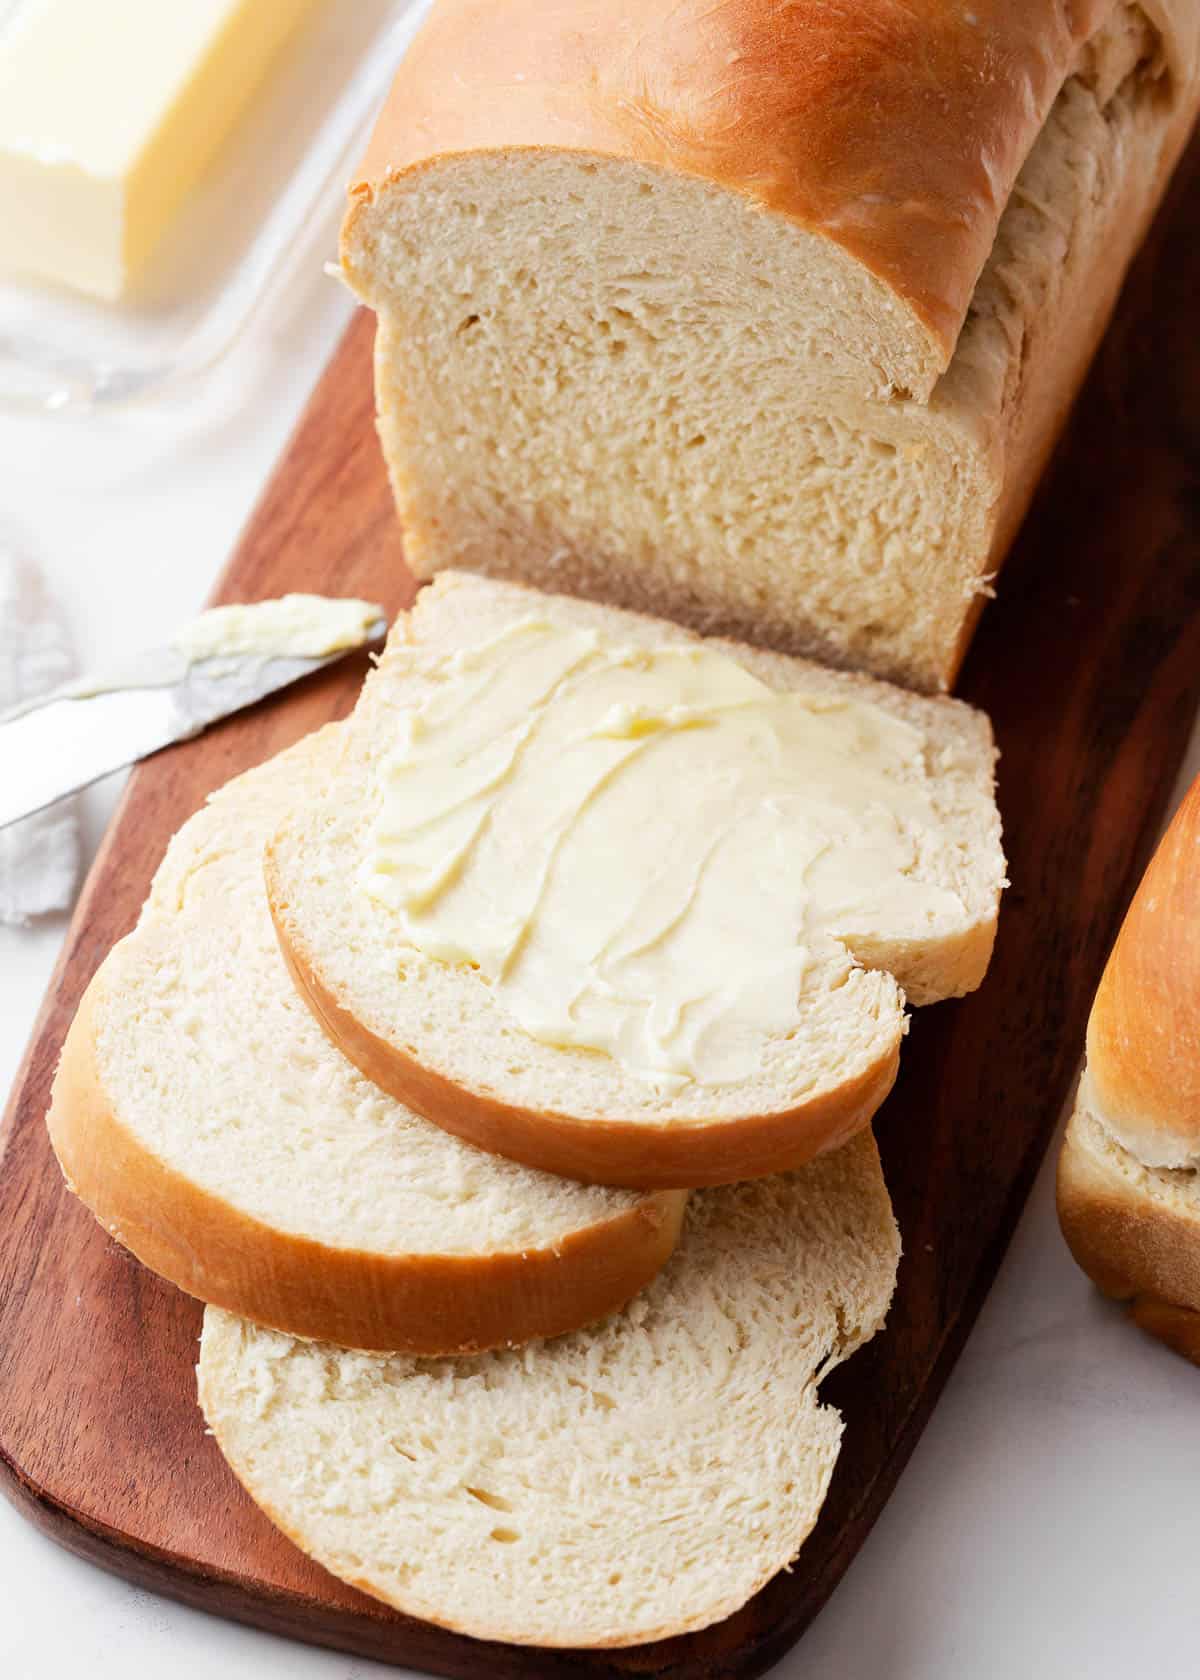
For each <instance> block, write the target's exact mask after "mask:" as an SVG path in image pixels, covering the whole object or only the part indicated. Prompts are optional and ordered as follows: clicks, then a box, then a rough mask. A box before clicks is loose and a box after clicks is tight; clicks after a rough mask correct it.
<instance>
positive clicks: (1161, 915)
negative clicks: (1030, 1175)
mask: <svg viewBox="0 0 1200 1680" xmlns="http://www.w3.org/2000/svg"><path fill="white" fill-rule="evenodd" d="M1198 1166H1200V779H1198V780H1197V781H1196V782H1194V783H1193V784H1192V787H1191V789H1190V790H1189V792H1188V794H1187V795H1186V797H1185V798H1184V801H1183V803H1182V804H1181V805H1180V807H1179V810H1178V811H1177V812H1176V813H1175V817H1174V819H1173V820H1172V822H1171V825H1170V827H1169V828H1168V829H1167V832H1166V834H1165V835H1164V836H1163V840H1162V843H1161V845H1160V846H1159V848H1158V851H1157V852H1156V853H1155V855H1154V858H1153V860H1152V861H1151V864H1150V867H1149V869H1148V870H1147V871H1146V874H1145V877H1144V878H1143V880H1142V883H1141V885H1140V886H1139V887H1138V890H1137V893H1136V894H1135V896H1134V899H1133V903H1132V904H1131V905H1130V908H1129V913H1128V915H1127V916H1126V918H1125V922H1124V925H1123V926H1122V928H1121V932H1120V935H1119V937H1118V939H1117V942H1116V944H1115V946H1114V947H1113V951H1112V955H1111V956H1110V957H1109V960H1108V965H1107V967H1106V968H1105V970H1104V975H1103V978H1102V979H1101V981H1100V987H1099V990H1098V991H1097V993H1096V999H1095V1002H1094V1004H1093V1006H1092V1013H1091V1018H1090V1020H1089V1022H1088V1035H1087V1061H1086V1064H1085V1067H1084V1071H1083V1077H1082V1079H1081V1081H1080V1086H1079V1096H1078V1100H1077V1104H1076V1108H1075V1112H1074V1114H1073V1115H1072V1118H1071V1121H1070V1123H1069V1125H1068V1128H1067V1135H1066V1138H1065V1140H1064V1143H1063V1147H1062V1152H1061V1154H1060V1156H1059V1164H1058V1211H1059V1218H1060V1220H1061V1222H1062V1228H1063V1234H1064V1235H1065V1237H1066V1239H1067V1242H1068V1243H1069V1244H1070V1247H1071V1251H1072V1253H1073V1254H1074V1256H1075V1258H1076V1260H1078V1262H1079V1264H1080V1265H1081V1266H1082V1267H1083V1269H1084V1271H1086V1272H1087V1274H1088V1275H1089V1277H1091V1278H1092V1279H1093V1280H1094V1281H1095V1282H1096V1283H1097V1284H1098V1285H1099V1287H1100V1288H1101V1289H1102V1290H1104V1292H1105V1293H1106V1294H1108V1295H1112V1296H1115V1297H1116V1298H1117V1299H1119V1300H1127V1301H1129V1302H1130V1303H1131V1307H1132V1312H1133V1316H1134V1318H1135V1319H1136V1320H1137V1321H1138V1322H1139V1323H1140V1324H1141V1325H1142V1326H1143V1328H1145V1329H1147V1330H1150V1331H1151V1332H1152V1333H1153V1334H1155V1335H1158V1336H1160V1337H1161V1338H1162V1339H1163V1340H1164V1341H1166V1342H1167V1343H1168V1344H1169V1345H1170V1346H1172V1347H1174V1348H1176V1349H1177V1350H1178V1351H1179V1352H1181V1353H1184V1354H1186V1356H1187V1357H1188V1358H1190V1359H1194V1360H1196V1362H1197V1363H1200V1181H1198V1179H1197V1167H1198Z"/></svg>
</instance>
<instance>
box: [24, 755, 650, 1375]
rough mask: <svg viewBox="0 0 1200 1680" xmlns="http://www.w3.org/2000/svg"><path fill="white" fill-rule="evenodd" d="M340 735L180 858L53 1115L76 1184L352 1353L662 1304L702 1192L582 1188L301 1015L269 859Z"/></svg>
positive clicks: (70, 1057) (433, 1347)
mask: <svg viewBox="0 0 1200 1680" xmlns="http://www.w3.org/2000/svg"><path fill="white" fill-rule="evenodd" d="M338 727H339V726H336V725H335V726H332V727H330V728H328V729H325V730H323V731H321V732H319V733H318V734H316V735H314V736H311V737H310V738H309V739H308V740H306V741H304V742H302V743H301V744H300V745H299V746H297V747H295V748H293V749H292V750H291V751H289V752H287V753H284V754H282V755H281V756H280V757H278V758H276V759H273V760H271V761H270V762H269V763H267V764H264V765H262V766H261V767H260V768H259V769H257V770H253V771H251V772H249V773H248V774H247V775H244V776H240V777H238V778H237V779H236V780H235V781H233V782H231V783H229V784H228V786H226V787H225V788H223V789H222V790H221V791H220V792H219V793H217V794H215V795H214V796H213V798H212V799H211V800H210V802H209V804H208V805H207V806H206V807H205V808H204V809H203V810H202V811H200V812H199V813H198V814H197V815H196V816H194V817H193V818H192V819H191V820H190V821H189V822H188V823H187V824H185V826H184V827H183V829H182V830H181V831H180V833H179V834H178V835H177V836H176V838H175V839H174V841H173V842H172V844H171V846H170V848H169V850H168V852H167V854H166V857H165V858H164V861H163V863H162V866H161V868H160V869H159V871H158V874H157V875H156V877H155V881H154V885H153V888H152V889H151V893H150V897H149V900H148V902H147V905H146V908H145V911H144V912H143V915H142V918H141V921H140V923H139V925H138V927H137V929H136V930H135V931H134V932H133V933H132V934H131V935H130V936H129V937H128V938H127V939H125V940H123V941H122V942H121V943H120V944H119V945H118V946H116V947H115V949H114V950H113V951H112V952H111V954H110V955H109V957H108V958H107V960H106V961H105V962H104V964H103V965H102V967H101V969H100V970H99V972H98V973H97V975H96V977H95V978H94V980H93V981H92V983H91V985H90V987H89V988H88V991H87V994H86V996H85V997H84V1000H83V1003H82V1005H81V1007H80V1009H79V1012H78V1014H77V1016H76V1019H75V1022H74V1024H73V1025H72V1027H71V1030H70V1033H69V1034H68V1037H67V1041H66V1045H65V1047H64V1050H63V1056H62V1062H61V1065H60V1067H59V1070H58V1076H57V1078H56V1080H55V1084H54V1094H53V1101H52V1104H51V1108H50V1113H49V1117H48V1124H49V1128H50V1136H51V1140H52V1142H53V1144H54V1148H55V1150H56V1152H57V1154H58V1158H59V1161H60V1162H61V1164H62V1168H63V1171H64V1173H65V1175H66V1177H67V1180H68V1182H69V1183H70V1184H71V1186H72V1188H73V1189H74V1190H75V1191H76V1192H77V1194H78V1195H79V1196H80V1197H81V1198H82V1199H83V1200H84V1201H85V1202H86V1203H87V1205H88V1206H89V1207H90V1208H91V1209H92V1211H93V1212H94V1213H95V1214H96V1217H97V1218H98V1219H99V1220H100V1221H101V1223H102V1224H103V1225H105V1226H106V1228H107V1229H108V1230H109V1231H110V1232H111V1233H112V1235H113V1236H114V1237H116V1238H117V1240H118V1241H120V1242H122V1243H123V1244H124V1245H125V1246H126V1247H127V1248H130V1249H132V1251H133V1252H134V1253H135V1254H136V1255H137V1256H138V1257H139V1259H141V1260H143V1261H144V1262H145V1263H146V1264H147V1265H148V1266H150V1267H151V1268H152V1269H153V1270H154V1271H156V1272H159V1273H161V1274H162V1276H164V1277H166V1278H169V1279H170V1280H171V1282H173V1283H175V1284H177V1285H178V1286H179V1287H180V1288H181V1289H185V1290H187V1291H188V1293H189V1294H192V1295H197V1296H199V1297H200V1298H201V1299H202V1300H205V1301H211V1302H217V1303H219V1304H220V1305H222V1306H225V1307H228V1308H230V1309H231V1310H234V1311H237V1312H239V1313H243V1314H245V1315H246V1316H248V1317H250V1318H253V1319H256V1320H258V1321H259V1322H261V1323H263V1324H268V1325H273V1326H276V1327H278V1328H279V1329H283V1330H288V1331H291V1332H293V1333H295V1334H296V1335H301V1336H313V1337H323V1338H327V1339H329V1340H332V1341H337V1342H340V1343H343V1344H345V1345H347V1346H350V1347H363V1348H384V1349H389V1350H390V1349H397V1348H401V1349H405V1350H407V1351H410V1352H417V1353H446V1352H453V1351H458V1350H460V1349H475V1348H485V1347H493V1346H497V1345H501V1344H504V1343H517V1342H522V1341H526V1340H528V1339H529V1338H530V1337H534V1336H548V1335H555V1334H557V1333H558V1332H560V1331H563V1330H568V1329H574V1328H575V1327H577V1326H578V1325H580V1324H586V1323H589V1322H591V1321H592V1320H593V1319H596V1318H598V1317H600V1316H601V1315H603V1314H604V1313H606V1312H609V1311H611V1310H612V1309H613V1308H614V1307H617V1306H619V1305H620V1304H621V1303H622V1302H624V1301H625V1300H627V1299H628V1297H629V1296H630V1295H632V1294H633V1293H634V1291H635V1290H637V1289H639V1288H641V1287H642V1285H643V1284H645V1283H646V1282H647V1281H648V1280H649V1279H650V1278H651V1277H652V1276H653V1275H654V1273H655V1272H656V1271H657V1269H658V1268H659V1266H661V1265H662V1263H663V1262H664V1261H665V1259H666V1258H667V1256H668V1255H669V1254H670V1252H671V1249H672V1248H673V1246H674V1243H675V1240H676V1237H677V1234H678V1230H679V1222H680V1218H681V1215H682V1200H683V1199H682V1197H681V1196H679V1195H674V1194H671V1193H666V1194H661V1195H642V1196H639V1195H636V1194H632V1193H629V1192H622V1191H609V1190H600V1189H595V1188H589V1187H587V1186H583V1185H579V1184H571V1183H568V1182H566V1181H564V1180H562V1179H558V1178H554V1177H550V1176H549V1175H546V1174H542V1173H537V1172H533V1171H530V1170H528V1169H527V1168H524V1167H519V1166H516V1165H514V1164H513V1163H512V1162H509V1161H504V1160H497V1159H494V1158H493V1157H491V1156H489V1155H485V1154H483V1153H481V1152H480V1151H478V1150H476V1149H473V1148H471V1147H470V1146H469V1145H468V1144H464V1143H461V1142H460V1141H459V1140H458V1139H456V1138H453V1137H449V1136H447V1134H446V1133H445V1132H443V1131H440V1130H439V1129H438V1128H437V1127H436V1126H431V1125H430V1124H429V1123H428V1122H427V1121H425V1120H422V1119H419V1118H418V1117H417V1116H416V1115H415V1114H412V1113H411V1112H409V1111H408V1110H407V1109H405V1108H402V1107H401V1106H400V1105H399V1104H397V1103H396V1102H394V1101H392V1100H390V1099H389V1098H388V1097H386V1096H385V1095H384V1094H383V1093H382V1092H381V1091H379V1090H377V1089H376V1088H375V1087H374V1086H372V1085H371V1084H370V1083H369V1082H368V1081H367V1080H365V1079H363V1078H362V1077H361V1075H360V1074H359V1073H358V1072H357V1071H356V1070H355V1069H354V1068H353V1067H352V1066H351V1065H350V1063H349V1062H347V1061H346V1060H345V1059H344V1058H343V1057H342V1056H341V1055H340V1054H339V1053H338V1051H337V1050H335V1049H334V1048H333V1046H331V1045H330V1044H329V1043H328V1042H327V1041H326V1039H325V1037H324V1036H323V1035H322V1033H321V1032H320V1031H319V1030H318V1028H317V1026H316V1025H315V1023H314V1022H313V1020H312V1017H311V1015H310V1014H309V1012H308V1010H307V1009H306V1008H305V1007H304V1006H303V1004H302V1003H301V1002H300V1000H299V999H298V998H297V997H296V994H295V991H294V989H293V987H292V985H291V983H290V982H289V980H288V976H287V972H286V970H285V968H284V965H283V962H282V960H281V958H280V955H279V950H278V946H277V944H276V940H275V935H274V931H273V928H272V925H271V919H270V915H269V913H268V910H267V904H266V897H265V893H264V890H263V883H262V847H263V842H264V840H265V838H266V836H267V835H268V834H269V833H270V831H271V829H272V828H273V827H274V826H275V824H276V823H277V822H278V821H279V817H280V813H281V811H283V810H286V809H287V808H288V806H289V805H291V804H293V803H298V804H300V805H307V804H311V803H312V802H313V801H314V800H315V799H316V798H317V797H318V795H319V794H320V792H321V790H322V789H323V788H324V787H325V786H326V785H327V783H328V781H329V779H330V775H331V772H332V769H333V766H334V764H335V763H336V761H337V758H338V756H339V750H340V745H339V737H338Z"/></svg>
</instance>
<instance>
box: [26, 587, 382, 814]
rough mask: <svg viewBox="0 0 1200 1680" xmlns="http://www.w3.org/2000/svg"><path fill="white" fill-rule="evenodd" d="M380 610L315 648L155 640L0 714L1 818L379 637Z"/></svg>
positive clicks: (182, 737)
mask: <svg viewBox="0 0 1200 1680" xmlns="http://www.w3.org/2000/svg"><path fill="white" fill-rule="evenodd" d="M386 630H387V619H386V618H385V617H384V615H383V613H382V611H380V613H379V615H378V617H377V618H374V619H372V620H371V621H370V622H369V623H367V624H365V625H364V627H363V630H362V632H361V633H358V634H356V635H355V636H354V637H352V638H350V639H347V640H345V641H342V642H340V643H339V645H338V646H337V648H336V649H333V650H331V651H329V652H325V653H320V654H294V653H288V654H281V655H272V654H269V653H263V652H262V651H249V652H234V653H217V654H214V655H212V656H209V657H201V658H195V657H189V656H188V655H187V654H186V652H182V651H181V645H182V644H181V645H176V644H172V645H170V646H168V647H165V648H153V649H149V650H147V651H146V652H144V653H142V654H139V655H137V656H136V657H135V658H133V659H132V660H128V661H125V662H123V663H122V664H121V665H120V666H118V667H115V668H113V669H111V670H108V671H104V670H101V671H98V672H96V673H94V674H92V675H90V676H88V677H85V678H84V679H83V680H82V681H77V682H72V683H68V684H65V685H64V686H63V687H61V688H56V689H52V690H51V691H50V692H49V693H47V694H43V695H39V696H38V697H37V698H36V699H35V700H32V701H30V702H28V703H27V704H25V705H23V706H18V707H16V708H15V709H14V710H12V711H9V712H5V713H4V714H3V715H2V716H0V828H5V827H7V825H8V824H9V823H13V822H18V821H19V820H20V819H21V818H22V817H28V816H32V815H33V813H34V812H35V811H40V810H43V809H44V808H45V807H46V806H47V805H52V804H53V803H54V802H55V800H57V799H62V798H64V797H65V796H66V795H67V794H69V793H76V792H77V791H78V790H79V789H80V788H84V787H87V786H88V785H89V784H90V783H91V782H95V781H99V779H100V778H101V776H107V775H108V774H109V773H110V772H111V771H113V770H121V769H123V768H124V767H125V765H127V764H133V763H134V762H135V761H136V760H137V759H139V758H145V757H147V755H148V754H150V753H154V752H158V751H159V750H160V749H161V748H163V747H168V746H170V745H172V743H174V742H176V741H186V740H190V739H191V738H192V736H194V735H199V734H200V732H201V731H202V730H204V729H207V728H208V726H209V725H210V724H212V723H216V722H217V721H218V719H220V718H224V717H229V716H230V715H231V714H232V713H234V712H240V711H242V710H244V708H245V707H247V706H252V705H254V704H255V702H256V701H258V700H262V699H265V697H266V696H267V695H268V694H274V693H275V692H276V690H278V689H281V688H287V687H288V686H289V685H290V684H292V683H294V682H299V680H300V679H301V677H307V676H310V675H311V674H312V673H313V672H314V671H319V670H321V669H322V668H323V667H324V666H326V665H332V664H334V663H335V662H336V661H337V660H339V659H344V658H345V657H346V655H347V654H348V653H353V652H355V651H357V650H358V649H360V648H363V647H367V646H369V645H370V644H371V643H373V642H376V641H378V640H379V639H380V638H381V637H382V636H383V635H384V633H385V632H386Z"/></svg>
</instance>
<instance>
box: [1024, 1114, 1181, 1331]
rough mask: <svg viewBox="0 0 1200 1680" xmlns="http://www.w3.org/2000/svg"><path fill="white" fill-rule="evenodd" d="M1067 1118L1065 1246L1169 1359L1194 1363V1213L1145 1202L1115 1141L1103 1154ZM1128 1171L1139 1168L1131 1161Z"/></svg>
mask: <svg viewBox="0 0 1200 1680" xmlns="http://www.w3.org/2000/svg"><path fill="white" fill-rule="evenodd" d="M1085 1127H1086V1122H1085V1119H1084V1117H1083V1116H1082V1115H1081V1114H1080V1112H1079V1111H1076V1113H1075V1114H1074V1115H1073V1116H1072V1119H1071V1122H1070V1124H1069V1126H1068V1127H1067V1135H1066V1137H1065V1138H1064V1140H1063V1146H1062V1151H1061V1153H1060V1155H1059V1158H1058V1178H1057V1199H1058V1217H1059V1223H1060V1224H1061V1226H1062V1231H1063V1235H1064V1237H1065V1238H1066V1240H1067V1246H1068V1247H1069V1248H1070V1250H1071V1253H1072V1255H1073V1256H1074V1257H1075V1260H1076V1261H1077V1262H1078V1264H1079V1265H1080V1267H1081V1268H1082V1269H1083V1270H1084V1271H1085V1272H1086V1273H1087V1275H1088V1276H1089V1277H1090V1278H1091V1280H1092V1282H1093V1283H1095V1284H1096V1286H1097V1287H1098V1288H1099V1289H1101V1290H1102V1291H1103V1292H1104V1294H1105V1295H1109V1296H1111V1297H1112V1298H1113V1299H1114V1300H1118V1301H1127V1302H1129V1304H1130V1316H1131V1317H1132V1318H1133V1320H1134V1322H1135V1323H1136V1324H1138V1325H1139V1326H1140V1327H1141V1328H1142V1329H1143V1330H1146V1331H1148V1332H1149V1333H1150V1334H1151V1335H1153V1336H1158V1337H1159V1338H1160V1340H1162V1341H1164V1342H1165V1343H1166V1344H1167V1345H1168V1346H1169V1347H1172V1348H1174V1349H1175V1351H1176V1352H1177V1353H1182V1354H1183V1355H1184V1357H1185V1358H1188V1359H1193V1360H1195V1361H1196V1363H1197V1364H1200V1207H1198V1208H1197V1210H1196V1211H1195V1212H1192V1211H1191V1210H1190V1209H1188V1208H1187V1207H1186V1205H1183V1204H1179V1203H1175V1204H1172V1203H1169V1202H1167V1201H1165V1200H1159V1199H1156V1198H1153V1197H1151V1196H1149V1195H1147V1193H1146V1192H1145V1190H1144V1189H1139V1187H1138V1184H1137V1182H1136V1176H1129V1175H1127V1174H1126V1173H1123V1172H1122V1171H1121V1159H1122V1151H1121V1148H1120V1145H1119V1144H1118V1143H1117V1142H1116V1140H1115V1139H1113V1140H1111V1145H1110V1148H1109V1149H1107V1150H1106V1151H1105V1152H1104V1153H1101V1152H1099V1151H1098V1150H1097V1149H1095V1148H1093V1147H1090V1146H1089V1145H1088V1143H1087V1141H1086V1130H1085ZM1129 1167H1130V1169H1131V1172H1132V1174H1134V1175H1136V1174H1137V1172H1138V1170H1139V1167H1138V1163H1137V1162H1136V1161H1135V1160H1134V1158H1133V1157H1132V1156H1130V1157H1129Z"/></svg>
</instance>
